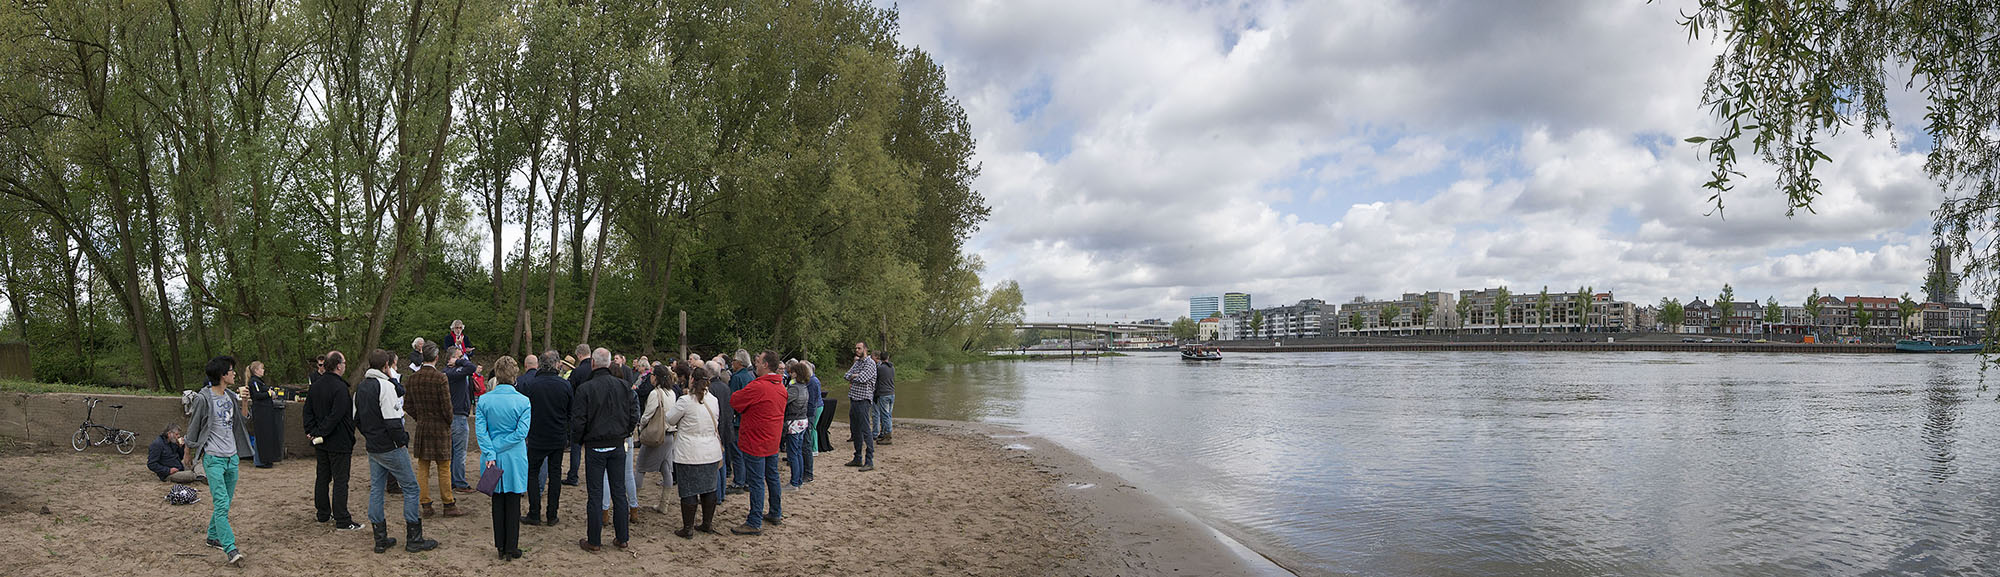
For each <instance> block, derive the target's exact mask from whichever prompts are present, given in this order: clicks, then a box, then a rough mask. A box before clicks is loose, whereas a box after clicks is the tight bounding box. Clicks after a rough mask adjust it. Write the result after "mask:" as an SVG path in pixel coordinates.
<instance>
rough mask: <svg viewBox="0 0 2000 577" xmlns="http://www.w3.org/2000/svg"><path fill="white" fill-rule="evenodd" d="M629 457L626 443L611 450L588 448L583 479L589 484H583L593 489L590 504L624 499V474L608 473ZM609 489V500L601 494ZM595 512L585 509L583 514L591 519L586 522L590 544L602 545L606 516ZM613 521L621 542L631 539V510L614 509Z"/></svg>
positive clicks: (621, 466) (584, 459)
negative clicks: (626, 451)
mask: <svg viewBox="0 0 2000 577" xmlns="http://www.w3.org/2000/svg"><path fill="white" fill-rule="evenodd" d="M626 456H627V455H626V454H625V447H624V446H623V445H619V446H616V447H612V448H611V450H609V451H602V452H600V451H598V450H596V449H586V450H585V451H584V455H583V474H584V481H583V482H584V483H587V484H586V485H584V486H586V487H589V488H590V502H591V503H609V502H612V501H624V500H625V491H626V488H625V477H623V476H619V475H612V474H609V473H611V470H610V469H611V468H612V467H619V468H624V467H625V462H626V458H625V457H626ZM606 489H608V490H609V493H610V495H609V499H608V500H607V499H606V496H605V495H603V494H602V491H604V490H606ZM596 513H597V512H596V511H585V512H584V513H583V516H584V518H585V519H587V520H588V522H587V523H586V524H587V525H588V526H589V529H590V530H589V537H590V544H592V545H603V544H604V516H603V515H598V514H596ZM611 523H612V525H613V526H614V527H615V528H616V529H617V536H618V542H619V543H624V542H626V541H630V540H632V511H631V510H628V509H625V508H622V507H619V508H613V509H611Z"/></svg>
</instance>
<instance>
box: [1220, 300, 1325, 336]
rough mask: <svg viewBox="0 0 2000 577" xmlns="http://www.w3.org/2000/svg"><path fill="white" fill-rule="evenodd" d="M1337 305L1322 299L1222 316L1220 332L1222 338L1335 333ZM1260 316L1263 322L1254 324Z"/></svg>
mask: <svg viewBox="0 0 2000 577" xmlns="http://www.w3.org/2000/svg"><path fill="white" fill-rule="evenodd" d="M1337 314H1338V310H1337V307H1335V306H1333V305H1329V304H1326V301H1322V300H1319V299H1305V300H1301V301H1299V302H1298V304H1293V305H1286V306H1281V307H1270V308H1263V309H1256V310H1250V311H1243V312H1238V313H1235V314H1229V315H1223V317H1222V319H1221V320H1220V321H1219V323H1218V326H1217V333H1218V334H1219V335H1220V336H1221V337H1222V339H1223V340H1243V339H1307V338H1318V337H1321V336H1333V335H1334V334H1335V332H1334V329H1333V327H1332V326H1331V323H1333V322H1335V319H1334V317H1335V316H1336V315H1337ZM1260 316H1261V319H1262V321H1263V322H1262V323H1261V324H1257V325H1256V326H1251V325H1253V324H1256V323H1254V321H1256V320H1258V319H1259V318H1260Z"/></svg>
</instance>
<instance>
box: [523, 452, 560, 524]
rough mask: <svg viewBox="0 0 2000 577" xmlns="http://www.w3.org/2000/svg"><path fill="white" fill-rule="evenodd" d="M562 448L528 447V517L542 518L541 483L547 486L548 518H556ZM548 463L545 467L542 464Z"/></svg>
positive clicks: (558, 501) (558, 502)
mask: <svg viewBox="0 0 2000 577" xmlns="http://www.w3.org/2000/svg"><path fill="white" fill-rule="evenodd" d="M562 462H563V450H562V448H560V447H558V448H555V449H549V450H541V449H528V518H529V519H540V518H542V484H543V483H548V486H549V518H550V519H554V518H556V509H557V507H558V506H559V505H561V504H562ZM545 464H546V465H548V466H547V467H546V468H544V467H543V465H545Z"/></svg>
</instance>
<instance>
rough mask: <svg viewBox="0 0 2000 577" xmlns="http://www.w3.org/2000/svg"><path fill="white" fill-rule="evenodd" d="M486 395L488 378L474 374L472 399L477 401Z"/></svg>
mask: <svg viewBox="0 0 2000 577" xmlns="http://www.w3.org/2000/svg"><path fill="white" fill-rule="evenodd" d="M484 394H486V377H485V376H483V375H480V374H479V373H472V398H475V399H477V398H479V396H480V395H484Z"/></svg>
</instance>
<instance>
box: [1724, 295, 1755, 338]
mask: <svg viewBox="0 0 2000 577" xmlns="http://www.w3.org/2000/svg"><path fill="white" fill-rule="evenodd" d="M1729 304H1730V307H1729V318H1726V319H1718V322H1717V325H1718V326H1719V328H1720V329H1721V330H1722V333H1723V334H1735V335H1750V334H1758V333H1762V332H1764V305H1763V303H1758V302H1755V301H1751V302H1741V301H1737V302H1732V303H1729ZM1716 314H1717V315H1720V314H1721V311H1716Z"/></svg>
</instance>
